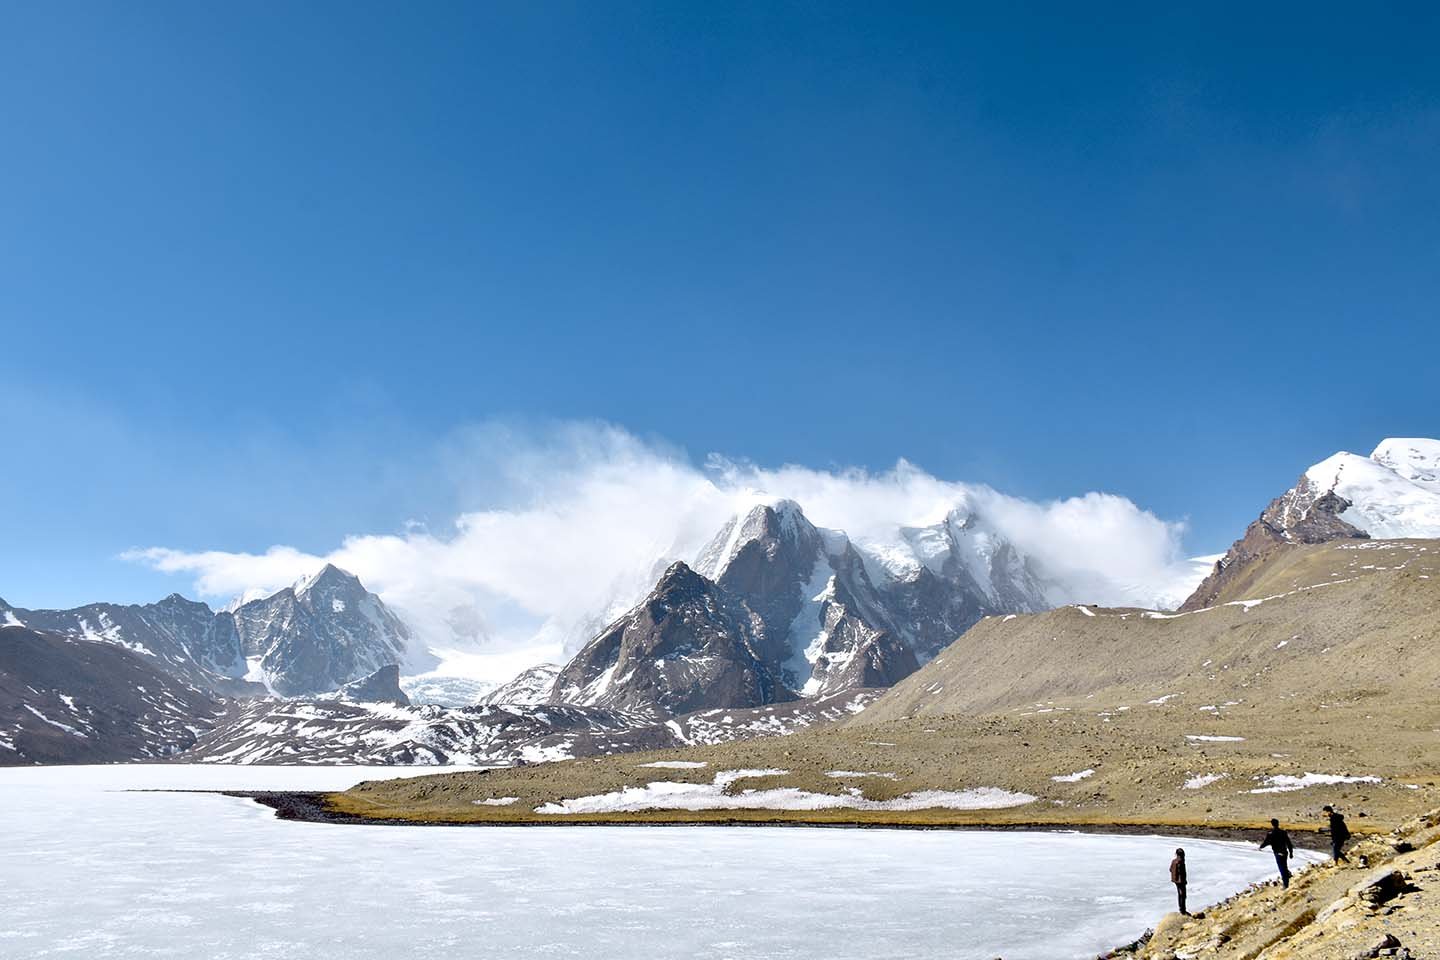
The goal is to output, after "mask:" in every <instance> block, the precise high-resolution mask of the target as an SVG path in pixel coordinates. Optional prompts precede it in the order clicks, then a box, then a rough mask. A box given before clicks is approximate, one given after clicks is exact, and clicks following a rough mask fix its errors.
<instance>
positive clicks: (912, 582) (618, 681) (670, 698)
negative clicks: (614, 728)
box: [492, 500, 1049, 716]
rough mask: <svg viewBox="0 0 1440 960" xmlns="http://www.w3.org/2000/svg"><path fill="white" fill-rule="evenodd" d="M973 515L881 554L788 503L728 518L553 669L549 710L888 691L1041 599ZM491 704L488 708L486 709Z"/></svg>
mask: <svg viewBox="0 0 1440 960" xmlns="http://www.w3.org/2000/svg"><path fill="white" fill-rule="evenodd" d="M1045 590H1046V588H1045V584H1044V583H1043V582H1042V581H1041V579H1040V577H1039V576H1038V575H1037V574H1036V573H1035V572H1034V570H1033V569H1031V566H1030V564H1029V563H1028V562H1027V561H1026V560H1025V559H1024V558H1023V557H1022V556H1021V555H1020V554H1019V553H1018V551H1016V550H1015V549H1014V548H1013V547H1012V546H1011V545H1010V544H1009V543H1007V542H1005V541H1004V540H1003V539H1001V538H999V537H997V536H995V535H994V534H993V533H991V532H989V531H986V530H985V529H984V528H983V526H982V525H981V524H980V522H979V521H978V518H976V517H975V516H974V515H973V514H971V513H969V512H967V511H966V510H963V509H957V510H954V511H951V512H950V513H949V514H948V515H947V516H946V517H944V518H943V520H941V521H940V522H939V523H937V524H935V525H933V526H930V527H918V528H905V527H901V528H897V536H896V538H895V539H894V540H893V541H892V542H887V543H884V544H880V543H876V542H874V541H870V542H860V543H857V542H855V541H852V539H851V538H850V537H849V536H848V535H847V534H845V533H844V532H842V531H839V530H828V529H823V528H820V527H816V526H815V525H814V524H812V523H811V522H810V521H809V519H808V518H807V517H806V516H805V513H804V511H803V509H802V508H801V507H800V505H799V504H797V503H795V502H793V501H790V500H777V501H773V502H765V503H759V504H756V505H755V506H753V507H752V508H751V509H749V510H747V511H746V512H745V513H743V514H737V515H736V516H734V517H733V518H731V520H730V521H729V522H727V523H726V524H725V525H724V526H723V527H722V528H721V529H720V531H719V532H718V533H717V534H716V535H715V536H714V537H713V538H712V539H711V540H710V542H709V543H707V544H706V545H705V547H704V548H703V549H701V550H700V552H699V554H698V556H697V557H696V560H695V569H693V570H692V569H690V568H689V567H687V566H685V565H684V564H683V563H677V564H675V565H673V566H671V567H670V568H669V569H668V570H667V571H666V572H665V574H664V576H663V577H662V578H661V580H660V582H659V583H658V584H657V585H656V587H655V589H654V591H653V592H652V593H651V594H650V596H649V597H647V598H646V599H645V600H643V601H642V602H641V603H639V604H638V605H636V606H635V607H634V608H633V609H632V610H631V611H629V612H628V613H627V614H625V615H624V616H622V617H621V618H620V619H618V620H617V621H616V622H615V623H613V624H611V625H610V626H609V627H607V628H606V629H605V630H603V631H602V632H601V633H600V634H599V635H598V636H597V637H595V638H594V639H593V640H592V641H591V642H590V643H588V644H587V645H586V646H585V647H584V648H583V649H582V650H581V651H580V653H579V654H577V655H576V657H575V658H574V659H573V660H572V661H571V662H570V663H569V664H568V665H567V666H566V667H565V668H564V669H563V670H562V671H561V672H560V674H559V676H558V678H557V679H556V680H555V683H554V685H553V689H552V692H551V695H550V696H551V700H552V702H557V703H573V704H581V705H587V706H618V707H623V708H625V709H632V710H643V711H650V712H653V713H655V714H656V715H659V716H665V715H673V714H676V713H681V712H685V711H689V710H697V709H701V708H706V707H708V708H739V707H754V706H759V705H762V704H767V703H777V702H783V701H786V700H790V699H793V698H795V697H816V696H826V695H830V694H835V693H840V692H844V691H848V690H856V689H861V688H870V687H885V686H889V685H891V684H893V683H896V682H898V681H899V680H901V679H903V678H904V677H906V676H908V675H909V674H910V673H912V672H913V671H914V670H916V669H917V667H918V666H919V665H920V664H921V663H922V662H924V661H926V660H928V659H930V658H931V657H933V656H934V655H935V653H937V652H938V651H939V650H941V649H943V648H944V647H945V646H947V645H948V644H949V643H951V642H952V641H953V640H954V639H955V638H956V637H958V636H960V634H962V633H964V632H965V630H967V629H968V628H969V627H970V626H971V625H973V624H974V623H975V622H976V621H978V620H979V619H980V618H981V617H983V616H986V615H987V614H990V613H1012V612H1028V611H1034V610H1041V609H1045V608H1046V607H1047V606H1048V605H1049V604H1048V602H1047V598H1046V593H1045ZM492 702H499V701H498V700H495V701H492Z"/></svg>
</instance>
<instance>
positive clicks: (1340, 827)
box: [1325, 804, 1350, 863]
mask: <svg viewBox="0 0 1440 960" xmlns="http://www.w3.org/2000/svg"><path fill="white" fill-rule="evenodd" d="M1325 813H1326V814H1327V815H1328V816H1329V817H1330V858H1331V859H1332V860H1334V861H1335V862H1336V863H1339V862H1340V861H1341V860H1344V861H1345V862H1346V863H1349V862H1350V858H1349V857H1347V856H1345V841H1346V840H1349V839H1350V828H1349V827H1347V826H1345V814H1343V813H1341V812H1340V811H1339V810H1336V809H1335V808H1334V807H1332V806H1330V805H1329V804H1326V805H1325Z"/></svg>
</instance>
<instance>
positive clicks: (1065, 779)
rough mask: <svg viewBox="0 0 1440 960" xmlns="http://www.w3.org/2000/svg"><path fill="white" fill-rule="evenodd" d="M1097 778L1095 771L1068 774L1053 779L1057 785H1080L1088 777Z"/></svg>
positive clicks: (1079, 771)
mask: <svg viewBox="0 0 1440 960" xmlns="http://www.w3.org/2000/svg"><path fill="white" fill-rule="evenodd" d="M1093 776H1095V771H1094V770H1088V769H1087V770H1078V771H1076V772H1075V773H1067V774H1064V775H1062V776H1058V777H1051V778H1050V779H1051V780H1054V781H1055V782H1056V783H1079V782H1080V781H1081V780H1084V779H1086V778H1087V777H1093Z"/></svg>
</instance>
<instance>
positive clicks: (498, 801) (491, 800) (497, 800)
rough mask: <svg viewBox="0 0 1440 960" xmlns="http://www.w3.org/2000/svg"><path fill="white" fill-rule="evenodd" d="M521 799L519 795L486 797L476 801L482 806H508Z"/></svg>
mask: <svg viewBox="0 0 1440 960" xmlns="http://www.w3.org/2000/svg"><path fill="white" fill-rule="evenodd" d="M519 800H520V798H519V797H486V798H485V799H484V800H476V801H474V802H475V804H476V805H478V806H481V807H508V806H510V804H512V803H516V802H518V801H519Z"/></svg>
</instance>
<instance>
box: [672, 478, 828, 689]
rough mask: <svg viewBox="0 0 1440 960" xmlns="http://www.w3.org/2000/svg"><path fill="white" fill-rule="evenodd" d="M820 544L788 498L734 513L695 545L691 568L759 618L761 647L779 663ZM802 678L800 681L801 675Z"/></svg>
mask: <svg viewBox="0 0 1440 960" xmlns="http://www.w3.org/2000/svg"><path fill="white" fill-rule="evenodd" d="M823 549H824V542H823V538H822V537H821V535H820V531H818V530H817V529H816V528H815V527H814V526H813V525H811V523H810V521H808V520H807V519H805V516H804V514H802V513H801V512H800V508H799V507H798V506H797V505H796V504H794V503H791V502H789V501H781V502H780V503H779V504H777V505H776V506H769V505H765V506H759V507H756V508H755V509H753V510H751V511H750V512H749V513H748V514H746V515H745V516H743V517H741V516H736V517H734V518H732V519H731V520H730V522H729V523H728V524H726V525H725V526H724V527H723V528H722V529H721V530H720V532H719V533H718V534H717V535H716V536H715V538H714V540H712V541H711V542H710V544H709V545H708V546H707V547H706V548H705V549H704V550H703V551H701V554H700V557H699V559H698V560H697V561H696V572H698V573H700V574H701V575H702V576H705V577H709V578H710V579H711V580H714V581H715V582H716V583H718V584H719V585H720V586H721V587H724V588H725V589H726V590H728V591H729V592H731V593H733V594H735V595H736V596H738V597H740V598H742V599H743V600H744V601H745V602H746V604H747V605H748V606H749V607H750V609H751V610H754V611H755V612H756V613H757V614H759V615H760V619H761V620H763V621H764V622H765V632H766V639H767V641H769V642H770V644H771V646H773V647H774V649H772V650H769V651H767V653H768V655H769V656H770V659H771V660H773V661H775V662H777V663H779V662H783V661H785V660H786V659H788V656H789V650H787V649H783V646H784V644H785V643H786V641H787V640H788V638H789V633H790V629H791V625H792V624H793V623H794V622H795V617H796V615H797V614H799V613H800V610H801V607H802V606H803V605H804V603H805V601H806V599H807V597H806V596H805V590H804V587H805V585H806V584H807V583H808V582H809V581H810V579H811V573H812V571H814V569H815V565H816V563H818V562H819V560H820V556H821V553H822V550H823ZM801 682H803V681H801Z"/></svg>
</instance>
